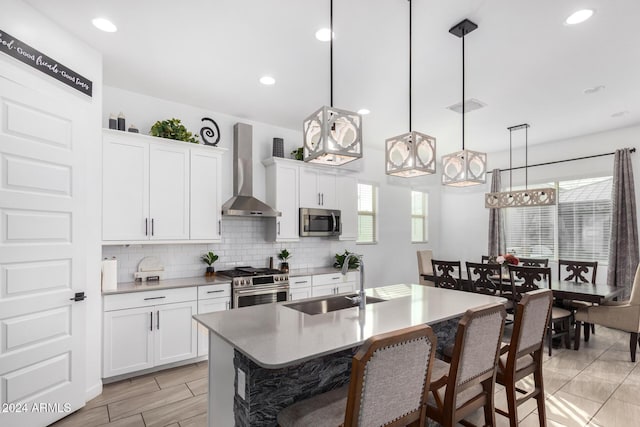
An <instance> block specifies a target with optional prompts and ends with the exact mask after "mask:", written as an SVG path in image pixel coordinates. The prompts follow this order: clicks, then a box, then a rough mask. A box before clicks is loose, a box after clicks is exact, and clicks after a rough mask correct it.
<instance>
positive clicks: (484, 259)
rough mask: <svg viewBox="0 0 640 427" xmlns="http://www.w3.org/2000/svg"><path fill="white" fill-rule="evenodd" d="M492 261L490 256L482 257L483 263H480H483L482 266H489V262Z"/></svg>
mask: <svg viewBox="0 0 640 427" xmlns="http://www.w3.org/2000/svg"><path fill="white" fill-rule="evenodd" d="M490 259H491V257H490V256H489V255H482V258H481V261H480V262H481V263H482V264H487V263H488V262H489V260H490Z"/></svg>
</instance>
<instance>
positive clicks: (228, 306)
mask: <svg viewBox="0 0 640 427" xmlns="http://www.w3.org/2000/svg"><path fill="white" fill-rule="evenodd" d="M226 304H227V310H229V309H231V307H230V306H231V302H230V301H227V302H226Z"/></svg>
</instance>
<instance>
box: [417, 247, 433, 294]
mask: <svg viewBox="0 0 640 427" xmlns="http://www.w3.org/2000/svg"><path fill="white" fill-rule="evenodd" d="M417 253H418V274H419V275H420V276H419V277H420V284H421V285H424V286H435V285H436V284H435V283H434V282H432V281H431V280H427V279H425V278H424V277H422V275H423V274H429V275H432V276H433V267H432V265H431V259H432V258H433V251H432V250H431V249H425V250H423V251H417Z"/></svg>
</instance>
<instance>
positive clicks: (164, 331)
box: [153, 301, 198, 366]
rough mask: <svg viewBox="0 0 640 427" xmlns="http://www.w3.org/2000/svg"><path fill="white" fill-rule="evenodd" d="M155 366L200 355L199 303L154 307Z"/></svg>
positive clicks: (191, 302)
mask: <svg viewBox="0 0 640 427" xmlns="http://www.w3.org/2000/svg"><path fill="white" fill-rule="evenodd" d="M154 310H155V311H154V323H155V325H154V326H153V327H154V329H155V337H154V347H155V351H154V354H155V365H156V366H157V365H164V364H166V363H171V362H177V361H180V360H184V359H190V358H192V357H196V356H197V355H198V337H197V324H196V322H195V320H193V319H192V318H191V317H192V316H194V315H195V314H197V310H198V303H197V301H189V302H180V303H175V304H166V305H157V306H155V307H154Z"/></svg>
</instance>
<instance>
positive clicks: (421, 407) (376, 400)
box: [278, 325, 436, 427]
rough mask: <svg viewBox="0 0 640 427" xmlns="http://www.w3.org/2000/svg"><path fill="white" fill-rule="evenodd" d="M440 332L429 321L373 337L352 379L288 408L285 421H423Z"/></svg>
mask: <svg viewBox="0 0 640 427" xmlns="http://www.w3.org/2000/svg"><path fill="white" fill-rule="evenodd" d="M435 351H436V336H435V333H434V332H433V330H432V329H431V327H429V326H427V325H418V326H412V327H410V328H405V329H401V330H399V331H394V332H389V333H386V334H381V335H377V336H374V337H371V338H369V339H368V340H367V341H365V342H364V344H363V345H362V347H361V348H360V349H359V350H358V352H357V353H356V355H355V356H353V361H352V365H351V379H350V381H349V385H347V386H344V387H342V388H339V389H335V390H332V391H329V392H327V393H323V394H320V395H317V396H314V397H311V398H309V399H306V400H301V401H299V402H297V403H294V404H293V405H291V406H289V407H287V408H285V409H283V410H282V411H280V413H279V414H278V424H279V425H280V426H281V427H303V426H304V427H309V426H314V427H315V426H317V427H320V426H335V427H338V426H342V425H344V426H345V427H349V426H373V425H380V426H382V425H384V426H405V425H410V426H415V427H418V426H424V425H425V420H426V406H427V396H428V390H429V383H430V377H431V371H432V366H433V361H434V357H435Z"/></svg>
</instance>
